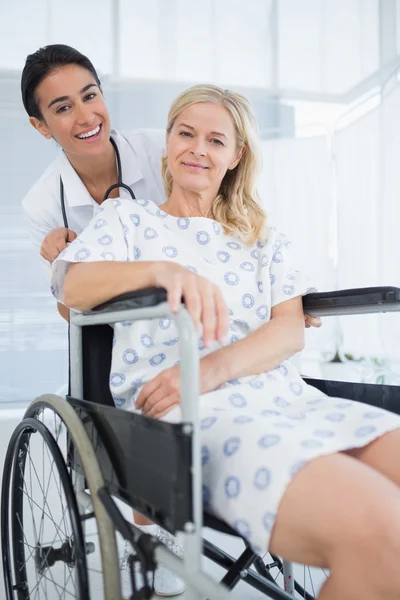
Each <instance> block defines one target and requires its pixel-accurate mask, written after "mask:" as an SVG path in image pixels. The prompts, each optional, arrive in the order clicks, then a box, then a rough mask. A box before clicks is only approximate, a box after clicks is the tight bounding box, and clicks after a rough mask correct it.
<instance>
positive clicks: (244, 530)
mask: <svg viewBox="0 0 400 600" xmlns="http://www.w3.org/2000/svg"><path fill="white" fill-rule="evenodd" d="M233 528H234V529H235V530H236V531H237V532H238V534H239V535H240V536H242V538H244V539H245V540H247V539H248V538H249V537H250V535H251V530H250V524H249V522H248V521H245V520H244V519H238V520H237V521H235V522H234V524H233Z"/></svg>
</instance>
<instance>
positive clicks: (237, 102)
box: [161, 85, 267, 245]
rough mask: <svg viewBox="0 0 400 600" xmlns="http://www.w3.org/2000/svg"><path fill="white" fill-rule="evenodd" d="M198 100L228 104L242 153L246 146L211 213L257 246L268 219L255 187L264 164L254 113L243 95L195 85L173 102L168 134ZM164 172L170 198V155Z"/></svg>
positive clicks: (227, 107) (222, 185) (247, 242)
mask: <svg viewBox="0 0 400 600" xmlns="http://www.w3.org/2000/svg"><path fill="white" fill-rule="evenodd" d="M198 102H212V103H214V104H221V105H222V106H224V107H225V108H226V109H227V110H228V111H229V113H230V115H231V117H232V121H233V124H234V126H235V130H236V136H237V150H238V152H240V150H242V148H243V147H244V146H245V149H244V153H243V155H242V157H241V159H240V161H239V163H238V165H237V166H236V167H235V168H234V169H232V170H229V171H227V172H226V174H225V177H224V179H223V180H222V182H221V186H220V189H219V192H218V195H217V197H216V198H215V200H214V202H213V204H212V206H211V209H210V214H209V215H207V216H209V217H210V218H212V219H215V220H216V221H218V223H220V224H221V225H222V226H223V228H224V230H225V232H226V233H230V234H233V235H236V236H237V237H238V238H240V239H241V240H242V241H243V242H245V243H246V244H248V245H253V244H254V243H255V242H256V241H257V240H260V239H262V238H263V237H265V229H266V220H267V217H266V214H265V212H264V211H263V209H262V208H261V204H260V202H259V197H258V193H257V190H256V187H255V184H256V178H257V175H258V173H259V170H260V167H261V158H260V155H261V153H260V148H259V142H258V127H257V121H256V119H255V116H254V113H253V111H252V109H251V107H250V104H249V103H248V101H247V100H246V98H245V97H244V96H242V95H241V94H237V93H235V92H231V91H230V90H223V89H221V88H219V87H217V86H214V85H195V86H193V87H191V88H189V89H188V90H186V91H185V92H183V93H182V94H181V95H180V96H178V98H177V99H176V100H175V101H174V102H173V104H172V106H171V108H170V111H169V114H168V125H167V134H168V135H169V134H170V133H171V130H172V128H173V126H174V123H175V121H176V119H177V117H178V116H179V115H180V114H181V112H182V111H184V110H185V109H186V108H188V107H189V106H191V105H192V104H197V103H198ZM161 173H162V177H163V180H164V186H165V192H166V195H167V198H168V197H169V196H170V194H171V191H172V184H173V179H172V175H171V173H170V172H169V170H168V158H167V155H164V156H163V158H162V167H161Z"/></svg>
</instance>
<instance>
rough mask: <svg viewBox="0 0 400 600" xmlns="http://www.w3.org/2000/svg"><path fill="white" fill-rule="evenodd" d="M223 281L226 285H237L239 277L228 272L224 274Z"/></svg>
mask: <svg viewBox="0 0 400 600" xmlns="http://www.w3.org/2000/svg"><path fill="white" fill-rule="evenodd" d="M224 279H225V282H226V283H227V284H228V285H237V284H238V283H239V281H240V277H239V275H238V274H237V273H234V272H233V271H228V272H227V273H225V275H224Z"/></svg>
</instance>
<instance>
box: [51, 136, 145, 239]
mask: <svg viewBox="0 0 400 600" xmlns="http://www.w3.org/2000/svg"><path fill="white" fill-rule="evenodd" d="M110 142H111V144H112V146H113V148H114V151H115V158H116V160H117V171H118V183H113V185H110V187H109V188H108V190H107V191H106V193H105V194H104V198H103V202H104V201H105V200H107V199H108V197H109V195H110V193H111V192H112V191H113V190H115V188H124V189H125V190H127V191H128V192H129V193H130V195H131V198H132V200H135V199H136V197H135V194H134V193H133V191H132V189H131V188H130V187H129V185H126V184H125V183H123V182H122V168H121V157H120V155H119V150H118V148H117V144H116V143H115V141H114V140H113V139H112V138H110ZM60 203H61V211H62V216H63V221H64V227H65V228H66V229H69V227H68V219H67V213H66V211H65V197H64V184H63V180H62V178H61V177H60Z"/></svg>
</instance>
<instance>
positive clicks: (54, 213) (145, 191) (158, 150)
mask: <svg viewBox="0 0 400 600" xmlns="http://www.w3.org/2000/svg"><path fill="white" fill-rule="evenodd" d="M111 135H112V137H113V139H114V140H115V142H116V144H117V147H118V150H119V153H120V157H121V170H122V181H123V183H125V184H126V185H129V186H130V187H131V188H132V191H133V193H134V194H135V196H136V198H145V199H149V200H153V201H154V202H155V203H156V204H162V203H163V202H165V192H164V186H163V182H162V178H161V157H162V154H163V152H164V150H165V131H164V130H159V129H137V130H135V131H131V132H129V133H123V134H122V133H119V132H118V131H115V130H113V131H112V132H111ZM60 176H61V178H62V180H63V184H64V198H65V207H66V214H67V219H68V226H69V229H71V230H72V231H75V233H77V234H78V235H79V234H80V233H81V232H82V231H83V230H84V229H85V227H87V225H88V224H89V222H90V220H91V219H92V217H93V213H94V210H95V208H97V207H98V204H97V202H96V201H95V200H94V199H93V198H92V197H91V196H90V194H89V192H88V191H87V189H86V187H85V185H84V184H83V182H82V181H81V179H80V177H79V176H78V175H77V173H76V171H75V170H74V168H73V167H72V165H71V163H70V162H69V160H68V159H67V157H66V156H65V154H64V152H60V153H59V155H58V156H57V158H56V159H55V160H54V161H53V162H52V163H51V165H50V166H49V167H48V168H47V169H46V171H45V172H44V173H43V175H42V176H41V177H40V179H39V180H38V181H37V182H36V183H35V184H34V185H33V186H32V187H31V189H30V190H29V192H28V193H27V195H26V196H25V198H24V200H23V202H22V207H23V210H24V213H25V216H26V219H27V223H28V228H29V233H30V236H31V238H32V241H33V244H34V246H35V250H36V252H37V255H38V257H39V258H40V260H41V262H42V264H43V267H44V269H45V273H46V277H47V279H48V282H49V284H50V280H51V265H50V263H49V262H47V261H46V260H44V259H43V258H41V257H40V246H41V245H42V242H43V240H44V238H45V237H46V235H47V234H48V233H49V232H50V231H52V230H53V229H56V228H57V227H63V226H64V221H63V216H62V210H61V202H60ZM120 194H121V197H122V198H129V197H130V196H129V192H128V191H127V190H124V189H122V190H121V192H120Z"/></svg>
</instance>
